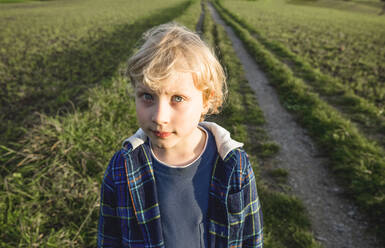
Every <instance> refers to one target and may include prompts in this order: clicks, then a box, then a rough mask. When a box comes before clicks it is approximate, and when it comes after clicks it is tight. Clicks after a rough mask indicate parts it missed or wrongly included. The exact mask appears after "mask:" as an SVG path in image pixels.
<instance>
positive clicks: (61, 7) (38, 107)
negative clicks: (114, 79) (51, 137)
mask: <svg viewBox="0 0 385 248" xmlns="http://www.w3.org/2000/svg"><path fill="white" fill-rule="evenodd" d="M151 3H152V4H150V5H149V2H148V1H122V0H121V1H114V2H113V3H111V4H108V5H107V4H105V1H74V0H66V1H44V2H30V3H17V4H2V5H1V9H0V20H1V22H0V32H1V34H2V35H1V36H0V89H1V91H0V104H1V105H0V106H1V107H0V119H1V120H2V121H1V123H0V132H1V133H2V139H1V141H0V144H1V143H4V142H7V141H12V140H15V138H17V137H20V136H21V135H22V134H23V133H25V131H26V130H25V128H27V127H29V126H30V124H31V123H34V121H35V120H36V119H37V118H38V117H37V116H36V114H34V112H35V111H38V112H45V113H50V114H56V113H58V112H60V111H66V110H65V108H64V109H63V107H69V108H71V105H70V104H69V102H70V101H72V102H74V103H76V104H77V105H79V106H81V101H80V98H81V95H82V93H83V92H84V91H85V90H86V89H88V88H90V87H91V88H92V87H94V86H95V84H96V83H100V82H101V81H102V80H103V79H108V78H110V77H111V76H112V74H113V73H114V72H115V71H116V69H117V67H118V65H119V64H120V63H121V62H122V61H124V60H125V59H126V58H127V56H128V54H130V52H131V49H132V48H133V45H134V43H135V42H136V39H135V38H136V37H139V36H140V34H141V33H142V32H143V30H146V29H147V28H148V27H151V26H152V25H154V24H156V23H162V22H165V21H167V20H171V19H172V18H174V17H175V15H176V13H177V12H178V11H176V10H180V9H183V8H184V7H186V4H188V2H187V1H181V0H171V1H168V2H167V3H165V2H164V1H160V0H158V1H152V2H151ZM166 7H168V8H171V9H173V10H174V11H171V10H170V9H168V10H166V9H165V8H166ZM133 8H135V9H136V10H137V11H132V9H133ZM163 11H164V12H163ZM167 11H168V13H165V12H167ZM26 17H27V18H26ZM146 18H147V19H146ZM134 37H135V38H134ZM75 86H76V87H75ZM83 102H84V101H83Z"/></svg>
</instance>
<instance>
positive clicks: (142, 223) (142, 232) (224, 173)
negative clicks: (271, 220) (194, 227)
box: [98, 140, 263, 247]
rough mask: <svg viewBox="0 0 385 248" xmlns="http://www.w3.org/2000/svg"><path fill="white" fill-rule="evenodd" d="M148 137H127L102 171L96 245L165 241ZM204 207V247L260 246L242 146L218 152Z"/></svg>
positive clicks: (254, 195) (253, 186)
mask: <svg viewBox="0 0 385 248" xmlns="http://www.w3.org/2000/svg"><path fill="white" fill-rule="evenodd" d="M156 192H157V191H156V184H155V177H154V171H153V167H152V160H151V151H150V147H149V144H148V140H147V141H146V142H144V143H142V144H141V145H139V146H137V147H135V148H133V146H132V144H130V143H126V144H125V146H124V147H123V148H122V149H121V150H120V151H118V152H117V153H116V154H115V155H114V156H113V157H112V159H111V161H110V163H109V165H108V168H107V170H106V172H105V175H104V179H103V184H102V189H101V204H100V217H99V226H98V247H164V242H163V235H162V225H161V219H160V211H159V203H158V195H157V193H156ZM208 205H209V209H208V216H207V222H208V228H209V234H208V244H209V247H262V246H263V239H262V237H263V235H262V213H261V207H260V203H259V199H258V195H257V189H256V183H255V178H254V173H253V170H252V167H251V165H250V163H249V160H248V157H247V155H246V153H245V152H244V151H243V150H242V149H241V148H236V149H233V150H231V151H229V152H226V156H225V157H224V158H223V159H222V158H221V156H220V155H219V154H218V156H217V159H216V162H215V165H214V167H213V172H212V177H211V183H210V189H209V204H208Z"/></svg>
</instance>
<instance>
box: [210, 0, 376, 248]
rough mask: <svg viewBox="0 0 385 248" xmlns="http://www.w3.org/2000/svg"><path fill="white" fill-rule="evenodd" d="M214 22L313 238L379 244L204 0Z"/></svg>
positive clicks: (342, 247) (347, 247)
mask: <svg viewBox="0 0 385 248" xmlns="http://www.w3.org/2000/svg"><path fill="white" fill-rule="evenodd" d="M208 7H209V10H210V13H211V15H212V17H213V19H214V22H215V23H217V24H219V25H222V26H223V27H224V28H225V30H226V32H227V34H228V36H229V38H230V40H231V41H232V43H233V48H234V50H235V52H236V54H237V56H238V57H239V59H240V61H241V63H242V65H243V67H244V71H245V74H246V78H247V80H248V81H249V83H250V86H251V87H252V89H253V90H254V92H255V95H256V97H257V100H258V103H259V106H260V108H261V109H262V111H263V112H264V116H265V119H266V125H265V128H266V130H267V133H268V135H269V136H270V137H271V139H272V140H274V141H275V142H276V143H277V144H278V145H279V146H280V148H281V149H280V152H279V154H278V155H277V156H276V158H275V160H276V161H274V162H275V164H276V165H277V166H278V167H280V168H284V169H286V170H287V171H288V172H289V177H288V179H289V180H288V181H289V186H290V187H291V189H292V192H293V193H294V194H295V195H297V196H298V197H299V198H300V199H301V200H302V201H303V203H304V205H305V207H306V209H307V211H308V213H309V216H310V219H311V222H312V229H313V232H314V234H315V237H316V239H317V240H318V241H319V242H320V243H321V244H323V246H324V247H326V248H353V247H357V248H358V247H361V248H363V247H365V248H371V247H373V248H374V247H380V245H379V244H378V242H377V241H376V239H375V237H373V236H372V235H370V234H368V233H367V232H366V230H367V227H368V223H367V222H366V221H365V220H364V217H363V216H362V215H361V214H360V212H359V211H358V210H357V209H356V207H355V206H354V204H352V202H350V201H349V200H348V199H346V197H345V196H344V192H343V190H342V189H341V188H340V187H339V186H338V185H337V183H336V181H335V179H334V178H333V176H332V174H331V173H330V171H329V170H328V169H327V165H328V160H327V158H324V157H322V156H320V154H319V151H318V150H317V147H316V146H315V144H314V142H313V141H312V140H311V139H310V137H309V136H308V135H307V134H306V131H305V130H304V129H303V128H301V127H300V126H299V125H298V124H297V123H296V122H295V120H294V119H293V117H292V116H291V114H289V113H288V112H287V111H286V110H285V109H284V108H283V107H282V106H281V104H280V102H279V99H278V97H277V94H276V92H275V90H274V88H272V87H271V86H270V85H269V82H268V80H267V78H266V76H265V75H264V73H263V72H262V71H261V70H260V69H259V68H258V65H257V64H256V63H255V61H254V60H253V58H252V57H251V56H250V55H249V54H248V52H247V51H246V49H245V48H244V46H243V44H242V42H241V40H240V39H239V38H238V37H237V36H236V35H235V33H234V32H233V30H232V28H231V27H229V26H228V25H226V24H225V22H224V21H223V20H222V19H221V17H220V16H219V14H218V13H217V11H216V10H215V8H214V7H213V6H212V5H211V4H210V3H209V4H208Z"/></svg>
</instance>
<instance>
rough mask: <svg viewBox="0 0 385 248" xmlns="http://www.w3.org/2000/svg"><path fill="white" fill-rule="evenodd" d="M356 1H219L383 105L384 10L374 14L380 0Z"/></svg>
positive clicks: (355, 89)
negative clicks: (380, 13) (381, 12)
mask: <svg viewBox="0 0 385 248" xmlns="http://www.w3.org/2000/svg"><path fill="white" fill-rule="evenodd" d="M360 3H361V2H358V3H357V2H351V1H333V3H332V1H329V2H328V1H323V0H319V1H283V0H275V1H268V0H260V1H232V0H225V1H223V6H224V7H226V8H227V9H229V10H231V12H232V13H234V14H235V15H239V16H240V17H242V19H243V20H245V22H247V23H248V24H249V25H251V26H253V27H254V28H255V29H256V30H258V32H259V33H260V35H262V36H263V37H265V38H266V39H267V40H269V41H275V42H279V43H281V44H282V45H284V46H285V47H287V48H289V49H290V51H292V52H293V53H295V54H297V55H299V56H300V57H301V58H303V59H304V60H305V61H307V62H309V63H310V65H311V66H312V67H313V68H317V69H319V70H320V71H322V72H324V73H326V74H328V75H330V76H332V77H333V78H336V79H338V80H339V81H341V82H342V83H343V84H345V85H347V86H348V87H349V88H352V89H353V90H354V91H355V93H356V94H358V95H360V96H362V97H364V98H366V99H368V100H370V101H371V102H373V103H374V104H376V105H377V106H379V107H381V108H382V109H384V107H385V106H384V103H385V85H384V82H385V16H384V15H382V16H379V15H378V13H379V12H380V11H381V7H380V6H381V3H380V1H378V2H374V1H373V2H367V3H368V5H365V6H366V8H362V6H363V5H364V4H365V2H363V3H361V4H360ZM370 3H373V5H370ZM328 6H330V7H328ZM354 6H356V7H355V8H353V7H354ZM352 8H353V9H354V10H355V11H352V10H351V9H352ZM361 9H362V11H360V10H361ZM369 10H370V11H369Z"/></svg>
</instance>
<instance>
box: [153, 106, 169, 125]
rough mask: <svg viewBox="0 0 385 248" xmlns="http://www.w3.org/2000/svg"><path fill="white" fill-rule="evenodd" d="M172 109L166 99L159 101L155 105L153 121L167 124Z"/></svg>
mask: <svg viewBox="0 0 385 248" xmlns="http://www.w3.org/2000/svg"><path fill="white" fill-rule="evenodd" d="M170 114H171V109H170V106H169V104H168V103H167V102H166V101H159V102H158V103H157V104H156V106H155V111H154V114H153V115H152V121H153V122H155V123H157V124H167V123H168V122H169V121H170Z"/></svg>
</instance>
